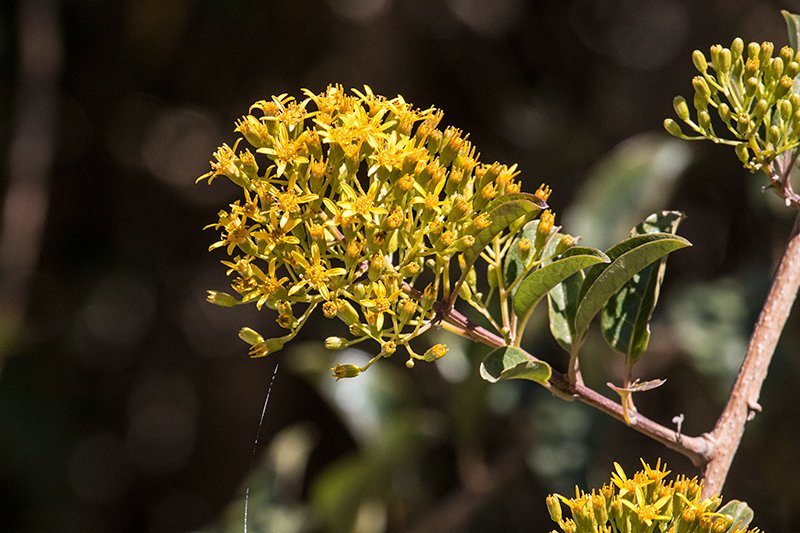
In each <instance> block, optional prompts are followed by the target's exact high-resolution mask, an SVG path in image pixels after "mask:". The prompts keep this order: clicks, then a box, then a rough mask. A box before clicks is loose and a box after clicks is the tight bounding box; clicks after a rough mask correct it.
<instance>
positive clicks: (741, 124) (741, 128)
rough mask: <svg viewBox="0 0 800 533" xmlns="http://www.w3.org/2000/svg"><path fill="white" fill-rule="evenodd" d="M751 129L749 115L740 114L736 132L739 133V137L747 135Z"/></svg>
mask: <svg viewBox="0 0 800 533" xmlns="http://www.w3.org/2000/svg"><path fill="white" fill-rule="evenodd" d="M749 128H750V115H748V114H747V113H739V116H738V117H737V118H736V131H737V132H739V135H745V134H747V130H748V129H749Z"/></svg>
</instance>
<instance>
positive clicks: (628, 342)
mask: <svg viewBox="0 0 800 533" xmlns="http://www.w3.org/2000/svg"><path fill="white" fill-rule="evenodd" d="M683 218H684V215H683V213H679V212H677V211H662V212H661V213H655V214H653V215H651V216H649V217H647V219H645V221H644V222H642V223H640V224H639V225H638V226H636V227H635V228H634V229H633V230H632V231H631V235H632V236H635V235H642V234H652V233H658V232H666V233H672V234H674V233H675V231H676V230H677V228H678V225H679V224H680V223H681V221H682V220H683ZM666 264H667V258H666V256H665V257H662V258H661V260H660V261H658V262H654V263H652V264H650V265H649V266H647V267H645V268H644V269H643V270H642V271H640V272H638V273H636V274H634V275H633V277H632V278H631V279H630V280H628V282H627V283H625V284H624V285H623V286H622V287H621V288H620V289H619V291H618V292H617V293H616V294H614V296H612V297H611V299H609V300H608V302H607V303H606V304H605V305H604V306H603V313H602V315H601V321H600V324H601V330H602V332H603V337H605V339H606V342H607V343H608V345H609V346H611V348H612V349H613V350H615V351H616V352H618V353H621V354H623V355H625V356H626V357H627V360H628V364H629V365H630V364H633V363H635V362H636V361H638V360H639V359H640V358H641V356H642V354H644V351H645V350H646V349H647V344H648V342H649V341H650V318H651V317H652V315H653V309H655V306H656V303H657V302H658V296H659V293H660V289H661V283H662V281H663V280H664V272H665V271H666Z"/></svg>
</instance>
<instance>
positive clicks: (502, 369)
mask: <svg viewBox="0 0 800 533" xmlns="http://www.w3.org/2000/svg"><path fill="white" fill-rule="evenodd" d="M551 373H552V370H551V369H550V365H548V364H547V363H545V362H544V361H537V360H533V359H531V357H530V356H529V355H528V354H527V353H525V352H524V351H523V350H521V349H519V348H517V347H516V346H501V347H500V348H497V349H495V350H493V351H492V352H491V353H490V354H489V355H487V356H486V357H485V358H484V360H483V362H482V363H481V377H482V378H483V379H485V380H486V381H489V382H491V383H497V382H498V381H503V380H506V379H529V380H531V381H536V382H537V383H547V380H548V379H550V375H551Z"/></svg>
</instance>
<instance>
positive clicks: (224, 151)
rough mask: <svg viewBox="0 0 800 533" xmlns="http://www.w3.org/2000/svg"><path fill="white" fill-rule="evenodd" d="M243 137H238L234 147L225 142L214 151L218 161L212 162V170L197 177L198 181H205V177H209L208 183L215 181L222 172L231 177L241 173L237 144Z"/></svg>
mask: <svg viewBox="0 0 800 533" xmlns="http://www.w3.org/2000/svg"><path fill="white" fill-rule="evenodd" d="M239 141H241V139H236V142H235V143H234V145H233V148H231V147H230V146H228V145H227V144H223V145H222V146H220V147H219V149H218V150H217V151H216V152H214V157H215V158H216V160H217V162H216V163H214V162H213V161H210V163H211V171H210V172H206V173H205V174H203V175H202V176H200V177H199V178H197V181H196V183H198V182H200V181H203V180H204V179H206V178H208V183H211V182H212V181H214V178H216V177H217V176H219V175H220V174H221V175H223V176H228V177H229V178H233V177H236V176H238V175H239V168H238V167H237V166H236V163H237V162H238V161H239V158H238V157H236V153H235V150H236V146H237V145H238V144H239Z"/></svg>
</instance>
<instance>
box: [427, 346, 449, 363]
mask: <svg viewBox="0 0 800 533" xmlns="http://www.w3.org/2000/svg"><path fill="white" fill-rule="evenodd" d="M448 351H450V349H449V348H448V347H447V346H445V345H444V344H436V345H434V346H432V347H431V348H428V350H427V351H426V352H425V354H423V356H422V357H423V359H425V360H426V361H428V362H429V363H430V362H433V361H436V360H437V359H439V358H441V357H443V356H444V354H446V353H447V352H448Z"/></svg>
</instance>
